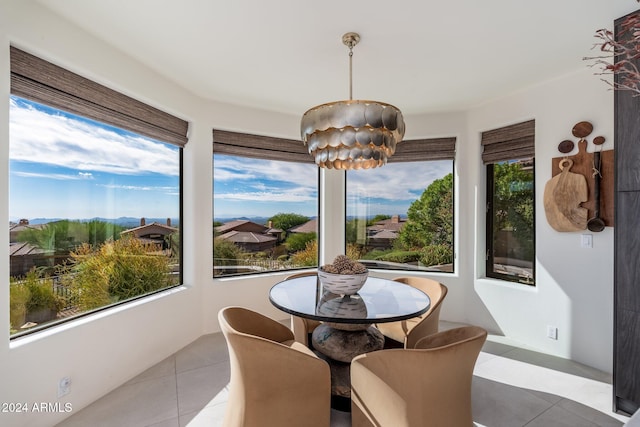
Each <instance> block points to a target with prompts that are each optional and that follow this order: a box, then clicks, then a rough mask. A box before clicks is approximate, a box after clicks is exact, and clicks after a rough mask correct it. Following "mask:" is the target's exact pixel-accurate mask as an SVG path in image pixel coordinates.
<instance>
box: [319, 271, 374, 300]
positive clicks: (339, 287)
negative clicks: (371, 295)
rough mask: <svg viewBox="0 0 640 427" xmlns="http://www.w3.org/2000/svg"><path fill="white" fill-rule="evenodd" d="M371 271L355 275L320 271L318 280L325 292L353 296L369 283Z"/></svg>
mask: <svg viewBox="0 0 640 427" xmlns="http://www.w3.org/2000/svg"><path fill="white" fill-rule="evenodd" d="M368 276H369V271H365V272H364V273H355V274H339V273H329V272H326V271H324V270H322V268H319V269H318V278H319V279H320V283H322V286H323V288H324V290H325V291H329V292H331V293H333V294H337V295H353V294H355V293H357V292H358V291H359V290H360V289H361V288H362V287H363V286H364V282H366V281H367V277H368Z"/></svg>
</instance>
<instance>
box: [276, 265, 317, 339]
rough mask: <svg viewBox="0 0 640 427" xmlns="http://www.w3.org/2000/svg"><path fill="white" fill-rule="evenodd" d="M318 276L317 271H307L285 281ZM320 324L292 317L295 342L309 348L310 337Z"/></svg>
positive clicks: (291, 276)
mask: <svg viewBox="0 0 640 427" xmlns="http://www.w3.org/2000/svg"><path fill="white" fill-rule="evenodd" d="M307 276H317V273H316V272H315V271H305V272H302V273H295V274H291V275H290V276H287V277H286V278H285V279H284V280H290V279H295V278H296V277H307ZM319 324H320V322H319V321H317V320H311V319H305V318H304V317H299V316H293V315H292V316H291V330H292V331H293V335H294V336H295V340H296V341H298V342H299V343H302V344H304V345H306V346H307V347H309V335H310V334H311V333H313V330H314V329H315V328H317V327H318V325H319Z"/></svg>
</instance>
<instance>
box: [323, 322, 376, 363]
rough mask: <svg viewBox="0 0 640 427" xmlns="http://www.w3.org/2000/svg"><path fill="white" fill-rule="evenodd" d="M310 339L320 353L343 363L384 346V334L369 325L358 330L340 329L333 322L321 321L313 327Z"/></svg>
mask: <svg viewBox="0 0 640 427" xmlns="http://www.w3.org/2000/svg"><path fill="white" fill-rule="evenodd" d="M311 340H312V343H313V348H315V349H316V350H318V351H319V352H320V353H322V354H325V355H327V356H329V357H330V358H332V359H333V360H337V361H339V362H345V363H351V360H352V359H353V358H354V357H356V356H358V355H360V354H364V353H370V352H372V351H376V350H382V348H383V347H384V335H382V333H381V332H380V331H379V330H378V329H376V328H375V327H373V326H370V325H363V329H360V330H342V329H337V328H335V324H332V325H328V324H326V323H323V324H321V325H319V326H318V327H317V328H315V329H314V331H313V334H312V335H311Z"/></svg>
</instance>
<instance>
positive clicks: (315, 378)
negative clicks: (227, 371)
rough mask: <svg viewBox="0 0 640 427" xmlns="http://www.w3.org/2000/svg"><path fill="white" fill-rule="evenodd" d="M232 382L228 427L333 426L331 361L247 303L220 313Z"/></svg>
mask: <svg viewBox="0 0 640 427" xmlns="http://www.w3.org/2000/svg"><path fill="white" fill-rule="evenodd" d="M218 320H219V322H220V328H221V329H222V332H223V334H224V337H225V339H226V340H227V344H228V347H229V361H230V365H231V382H230V387H229V400H228V403H227V407H226V412H225V416H224V421H223V426H224V427H287V426H301V425H304V426H313V427H329V424H330V416H331V373H330V371H329V365H328V364H327V363H326V362H325V361H324V360H321V359H319V358H318V357H317V356H316V355H315V354H313V352H312V351H311V350H309V349H308V348H307V347H306V346H304V345H302V344H300V343H299V342H297V341H295V340H294V337H293V332H292V331H291V330H290V329H289V328H287V327H286V326H285V325H283V324H281V323H280V322H277V321H275V320H273V319H271V318H269V317H266V316H263V315H262V314H259V313H256V312H254V311H251V310H249V309H246V308H242V307H227V308H223V309H222V310H220V312H219V313H218Z"/></svg>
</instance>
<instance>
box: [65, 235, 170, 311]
mask: <svg viewBox="0 0 640 427" xmlns="http://www.w3.org/2000/svg"><path fill="white" fill-rule="evenodd" d="M153 252H154V250H153V248H151V247H149V246H147V245H145V244H143V243H142V242H141V241H140V240H138V239H120V240H117V241H115V242H114V241H111V242H106V243H104V244H102V245H101V246H100V247H99V248H98V249H96V250H92V249H91V247H89V246H88V245H83V246H82V247H80V248H78V250H77V251H75V252H72V253H71V257H72V263H71V265H70V268H69V270H68V272H69V273H70V274H68V275H67V276H66V279H67V280H68V285H69V286H70V287H71V289H73V290H74V293H75V295H76V298H77V300H76V301H77V303H78V306H79V307H80V308H81V309H83V310H91V309H94V308H98V307H102V306H105V305H108V304H110V303H113V302H117V301H123V300H127V299H130V298H133V297H136V296H140V295H144V294H147V293H149V292H153V291H156V290H159V289H164V288H166V287H168V286H171V285H172V284H173V279H172V276H171V274H170V273H171V266H170V259H169V258H167V257H166V256H164V255H160V254H155V253H153Z"/></svg>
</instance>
